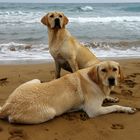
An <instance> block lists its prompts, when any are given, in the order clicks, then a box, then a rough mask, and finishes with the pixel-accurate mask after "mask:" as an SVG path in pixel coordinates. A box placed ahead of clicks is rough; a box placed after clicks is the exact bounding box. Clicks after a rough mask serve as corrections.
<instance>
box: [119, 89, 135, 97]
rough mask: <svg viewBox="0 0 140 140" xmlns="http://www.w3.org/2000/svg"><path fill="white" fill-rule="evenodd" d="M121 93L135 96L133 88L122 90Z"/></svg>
mask: <svg viewBox="0 0 140 140" xmlns="http://www.w3.org/2000/svg"><path fill="white" fill-rule="evenodd" d="M121 94H122V95H124V96H133V92H132V91H131V90H121Z"/></svg>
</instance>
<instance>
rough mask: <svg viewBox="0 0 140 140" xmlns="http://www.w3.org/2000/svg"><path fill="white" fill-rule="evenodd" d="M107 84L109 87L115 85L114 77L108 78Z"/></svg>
mask: <svg viewBox="0 0 140 140" xmlns="http://www.w3.org/2000/svg"><path fill="white" fill-rule="evenodd" d="M108 82H109V85H110V86H114V85H115V78H114V77H109V78H108Z"/></svg>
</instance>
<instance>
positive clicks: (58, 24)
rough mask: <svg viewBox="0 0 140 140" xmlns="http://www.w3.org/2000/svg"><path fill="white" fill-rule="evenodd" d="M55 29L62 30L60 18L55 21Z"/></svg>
mask: <svg viewBox="0 0 140 140" xmlns="http://www.w3.org/2000/svg"><path fill="white" fill-rule="evenodd" d="M55 27H56V28H60V20H59V18H56V19H55Z"/></svg>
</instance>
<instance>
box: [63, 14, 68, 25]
mask: <svg viewBox="0 0 140 140" xmlns="http://www.w3.org/2000/svg"><path fill="white" fill-rule="evenodd" d="M68 22H69V20H68V18H67V17H66V16H64V25H63V26H64V27H65V25H67V24H68Z"/></svg>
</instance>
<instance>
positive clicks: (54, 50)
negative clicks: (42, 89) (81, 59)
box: [49, 47, 66, 64]
mask: <svg viewBox="0 0 140 140" xmlns="http://www.w3.org/2000/svg"><path fill="white" fill-rule="evenodd" d="M49 51H50V53H51V55H52V56H53V58H54V59H56V60H57V61H58V62H59V63H61V64H62V63H64V62H65V61H66V60H65V59H64V58H63V56H62V55H61V53H60V52H61V51H60V49H59V48H58V47H50V48H49Z"/></svg>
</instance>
